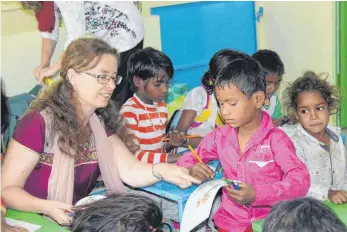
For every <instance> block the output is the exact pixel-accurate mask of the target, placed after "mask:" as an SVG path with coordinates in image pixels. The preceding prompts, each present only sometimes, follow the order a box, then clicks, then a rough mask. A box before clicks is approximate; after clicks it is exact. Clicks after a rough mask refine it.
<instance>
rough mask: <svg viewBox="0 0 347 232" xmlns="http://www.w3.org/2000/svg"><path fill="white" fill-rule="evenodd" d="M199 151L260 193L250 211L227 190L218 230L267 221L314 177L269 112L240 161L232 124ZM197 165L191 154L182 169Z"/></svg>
mask: <svg viewBox="0 0 347 232" xmlns="http://www.w3.org/2000/svg"><path fill="white" fill-rule="evenodd" d="M196 151H197V153H198V154H199V156H200V157H201V159H202V161H203V162H204V163H206V162H208V161H209V160H214V159H220V162H221V165H222V167H223V170H224V174H223V175H224V177H225V178H227V179H232V180H239V181H242V182H245V183H247V184H250V185H252V186H253V188H254V189H255V191H256V199H255V201H254V202H252V204H251V207H250V208H247V207H245V206H241V205H239V204H238V203H237V202H235V201H234V200H233V199H232V198H231V197H229V196H228V194H227V192H226V190H224V189H223V196H222V202H221V205H220V208H219V209H218V211H217V212H216V214H215V215H214V221H215V223H216V225H217V227H218V228H222V229H225V230H227V231H235V232H236V231H244V230H245V228H246V227H247V226H249V224H250V223H252V222H253V221H255V220H258V219H261V218H264V217H265V216H267V214H268V213H269V211H270V207H271V206H273V205H274V204H276V203H278V202H279V201H281V200H287V199H292V198H297V197H303V196H305V195H306V193H307V191H308V189H309V186H310V175H309V172H308V170H307V168H306V166H305V164H304V163H302V162H301V161H300V159H299V158H298V157H297V156H296V154H295V148H294V145H293V143H292V142H291V140H290V138H289V137H288V136H287V135H286V134H285V133H284V132H283V131H282V130H280V129H278V128H276V127H275V126H274V125H273V124H272V121H271V118H270V116H269V115H268V114H267V113H265V112H263V119H262V122H261V124H260V126H259V128H258V130H257V131H256V133H255V134H254V135H253V136H252V137H251V139H250V140H249V142H248V144H247V146H246V149H245V152H244V153H243V155H242V156H239V154H240V148H239V143H238V136H237V129H236V128H231V127H230V126H229V125H225V126H221V127H219V128H217V129H216V130H214V131H212V132H211V133H209V134H208V135H206V136H205V137H204V138H203V140H202V141H201V142H200V145H199V147H198V148H197V149H196ZM196 163H197V160H196V159H195V158H194V156H193V155H192V154H191V153H190V152H187V153H186V154H184V155H183V156H182V157H181V158H180V159H179V160H178V161H177V165H179V166H183V167H191V166H192V165H193V164H196Z"/></svg>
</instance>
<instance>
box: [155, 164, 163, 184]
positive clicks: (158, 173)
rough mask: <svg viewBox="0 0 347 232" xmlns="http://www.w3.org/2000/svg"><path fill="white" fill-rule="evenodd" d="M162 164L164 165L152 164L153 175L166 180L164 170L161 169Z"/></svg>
mask: <svg viewBox="0 0 347 232" xmlns="http://www.w3.org/2000/svg"><path fill="white" fill-rule="evenodd" d="M162 166H163V165H162V163H158V164H153V165H152V175H153V176H154V177H155V178H156V179H158V180H164V177H163V175H162V171H161V170H162V169H161V167H162Z"/></svg>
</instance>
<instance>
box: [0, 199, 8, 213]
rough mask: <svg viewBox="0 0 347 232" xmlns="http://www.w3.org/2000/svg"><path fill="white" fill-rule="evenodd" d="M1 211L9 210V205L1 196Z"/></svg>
mask: <svg viewBox="0 0 347 232" xmlns="http://www.w3.org/2000/svg"><path fill="white" fill-rule="evenodd" d="M1 211H2V212H3V213H4V214H6V211H7V207H6V205H5V202H4V200H3V199H2V198H1Z"/></svg>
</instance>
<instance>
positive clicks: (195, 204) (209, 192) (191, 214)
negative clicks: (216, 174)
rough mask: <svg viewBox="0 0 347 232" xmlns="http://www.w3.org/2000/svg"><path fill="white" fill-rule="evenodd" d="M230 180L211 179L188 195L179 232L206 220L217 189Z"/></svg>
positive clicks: (228, 183)
mask: <svg viewBox="0 0 347 232" xmlns="http://www.w3.org/2000/svg"><path fill="white" fill-rule="evenodd" d="M226 185H230V181H229V180H226V179H219V180H211V181H208V182H206V183H204V184H202V185H200V186H199V187H198V188H197V189H195V191H194V192H193V193H192V194H191V195H190V197H189V198H188V201H187V203H186V206H185V208H184V212H183V217H182V222H181V229H180V231H181V232H189V231H191V230H193V229H194V228H195V227H196V226H198V225H199V224H200V223H201V222H203V221H204V220H206V219H207V218H208V217H209V215H210V212H211V208H212V204H213V200H214V198H215V197H216V194H217V193H218V190H219V189H220V188H221V187H223V186H226Z"/></svg>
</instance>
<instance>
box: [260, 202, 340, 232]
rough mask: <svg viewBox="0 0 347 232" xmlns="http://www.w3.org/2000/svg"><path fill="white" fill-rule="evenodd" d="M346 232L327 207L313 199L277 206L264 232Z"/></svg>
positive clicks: (266, 222) (273, 209)
mask: <svg viewBox="0 0 347 232" xmlns="http://www.w3.org/2000/svg"><path fill="white" fill-rule="evenodd" d="M301 231H302V232H346V231H347V229H346V226H345V225H344V224H343V223H342V222H341V220H340V219H339V218H338V217H337V216H336V215H335V214H334V213H333V212H332V211H331V209H330V208H329V207H328V206H326V205H325V204H324V203H323V202H320V201H318V200H316V199H313V198H309V197H307V198H300V199H295V200H291V201H283V202H280V203H278V204H277V205H275V206H274V207H273V208H272V210H271V212H270V214H269V216H268V217H267V218H266V220H265V223H264V225H263V232H301Z"/></svg>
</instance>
